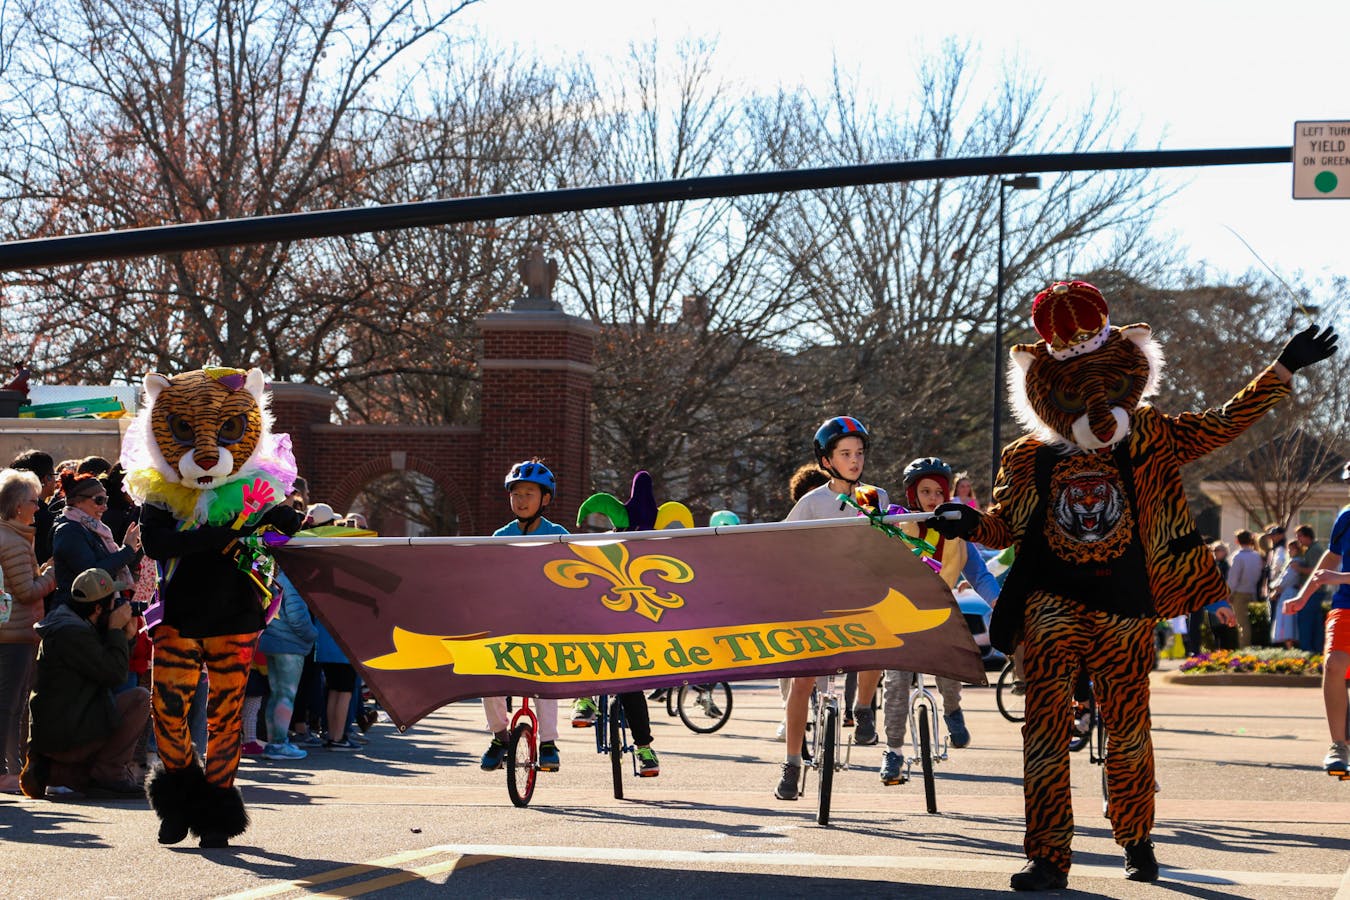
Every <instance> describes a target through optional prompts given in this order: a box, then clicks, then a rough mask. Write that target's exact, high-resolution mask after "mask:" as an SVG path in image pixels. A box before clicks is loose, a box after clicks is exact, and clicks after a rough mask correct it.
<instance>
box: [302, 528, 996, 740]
mask: <svg viewBox="0 0 1350 900" xmlns="http://www.w3.org/2000/svg"><path fill="white" fill-rule="evenodd" d="M800 524H801V525H806V524H807V523H800ZM720 532H721V533H719V534H712V533H701V534H700V533H687V534H683V535H681V534H680V533H679V532H675V533H671V534H668V535H667V534H663V535H661V536H654V535H653V533H651V532H648V533H647V534H646V535H621V534H612V535H584V536H577V537H573V538H568V539H567V540H566V541H561V542H560V541H558V540H557V539H556V538H550V539H542V540H541V541H539V542H534V543H522V542H521V541H520V539H519V538H516V539H512V538H498V539H490V540H479V541H476V542H475V543H471V544H457V543H452V542H449V541H446V540H441V539H429V540H425V541H408V540H406V539H383V540H348V539H331V540H306V541H304V542H301V543H299V544H290V545H287V546H284V547H281V548H278V549H277V550H276V556H277V559H278V561H279V562H280V563H281V566H282V569H283V570H284V571H285V573H286V575H287V577H289V578H290V580H291V582H292V583H293V584H294V585H295V587H296V589H297V590H298V591H299V592H300V594H301V595H302V596H303V597H304V598H305V600H306V601H307V602H308V603H309V605H310V608H311V609H312V610H314V612H315V613H316V614H317V615H318V616H319V617H320V618H321V619H322V620H323V622H324V624H325V625H326V626H327V627H328V629H329V631H330V633H331V634H332V635H333V637H334V638H335V639H336V640H337V642H338V644H339V645H341V646H342V648H343V649H344V650H345V651H346V653H347V656H348V659H350V660H351V662H352V664H353V665H354V666H355V667H356V669H357V671H358V672H360V674H361V676H362V677H363V678H364V679H365V680H366V682H367V683H368V684H369V685H370V686H371V689H372V690H373V691H374V692H375V694H376V696H377V697H379V699H380V702H381V703H382V705H383V706H384V707H385V709H386V710H387V711H388V712H389V714H390V716H391V718H392V719H393V720H394V721H395V722H396V723H397V724H399V725H400V726H403V727H406V726H408V725H410V724H412V723H413V722H416V721H417V720H418V719H420V718H421V717H422V716H425V715H426V714H427V713H429V712H431V711H432V710H434V709H437V708H438V707H440V706H443V705H445V704H447V703H451V702H453V701H455V700H461V699H465V698H471V697H483V696H497V695H509V694H514V695H520V694H529V695H531V696H538V697H557V698H571V697H582V696H587V695H593V694H597V693H617V692H620V691H628V690H647V689H649V688H655V687H668V686H674V685H680V684H688V683H704V682H710V681H736V680H748V679H758V678H765V677H782V676H793V675H820V674H826V673H830V672H835V673H839V672H846V671H858V670H869V669H905V670H910V671H920V672H925V673H928V674H931V675H947V676H951V677H953V678H959V679H961V680H963V681H967V682H973V683H977V684H983V683H985V678H984V668H983V665H982V663H981V661H980V656H979V651H978V650H977V649H976V647H975V643H974V640H973V639H972V638H971V635H970V631H969V630H968V628H967V627H966V623H965V620H964V618H963V617H962V615H961V612H960V610H959V609H958V608H957V605H956V601H955V600H954V599H953V598H952V594H951V591H949V590H948V589H947V586H946V585H945V584H944V583H943V582H942V580H941V579H940V578H938V576H937V575H936V574H934V573H933V571H932V570H931V569H929V568H928V567H927V566H925V565H924V564H923V563H922V562H920V561H919V560H918V559H917V558H915V556H914V555H913V553H911V552H910V550H909V549H908V548H907V547H906V546H905V545H904V544H903V543H901V542H900V541H898V540H896V539H894V538H889V537H887V536H885V535H883V534H882V533H880V532H879V531H877V530H875V529H873V528H870V527H868V526H866V525H863V524H859V525H856V526H853V525H849V526H837V525H836V526H807V527H798V524H797V523H794V525H793V526H792V527H788V526H784V527H780V528H764V527H762V526H747V527H744V528H736V527H731V528H723V529H720ZM513 541H514V542H513Z"/></svg>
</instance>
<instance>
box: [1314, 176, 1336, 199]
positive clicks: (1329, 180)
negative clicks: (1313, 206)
mask: <svg viewBox="0 0 1350 900" xmlns="http://www.w3.org/2000/svg"><path fill="white" fill-rule="evenodd" d="M1336 184H1337V181H1336V173H1335V172H1318V173H1317V177H1316V178H1314V179H1313V187H1315V188H1317V189H1318V190H1319V191H1321V192H1322V193H1324V194H1330V193H1331V192H1332V191H1334V190H1336Z"/></svg>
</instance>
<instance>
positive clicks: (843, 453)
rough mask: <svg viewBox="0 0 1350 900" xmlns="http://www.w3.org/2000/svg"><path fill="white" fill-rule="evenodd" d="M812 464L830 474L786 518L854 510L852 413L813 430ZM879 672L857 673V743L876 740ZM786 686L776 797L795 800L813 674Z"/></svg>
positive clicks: (856, 466)
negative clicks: (782, 755)
mask: <svg viewBox="0 0 1350 900" xmlns="http://www.w3.org/2000/svg"><path fill="white" fill-rule="evenodd" d="M812 452H813V455H814V459H815V463H816V465H817V466H819V467H820V470H821V471H822V472H824V473H825V474H826V475H827V476H829V479H830V480H829V481H827V482H826V483H825V484H822V485H820V486H819V487H816V488H814V489H812V490H810V491H807V492H806V493H805V494H803V495H802V497H801V499H799V500H798V501H797V503H796V505H795V506H793V507H792V511H791V512H789V513H788V515H787V519H786V521H789V522H795V521H800V520H803V519H838V518H844V517H847V516H851V515H854V514H855V511H854V509H853V507H851V506H849V505H848V504H846V503H843V502H841V501H840V499H839V495H840V494H848V495H850V496H856V494H857V493H858V490H859V485H861V484H862V472H863V464H864V457H865V456H866V453H867V429H866V428H865V427H864V426H863V424H862V423H861V422H859V421H858V420H857V419H855V418H854V417H853V416H835V417H833V418H830V419H826V420H825V421H824V422H823V423H822V424H821V426H820V427H819V428H817V429H816V433H815V437H814V439H813V441H812ZM876 494H877V499H876V505H877V506H878V508H880V509H885V508H886V507H888V506H889V505H890V498H889V497H887V496H886V492H885V491H883V490H881V489H880V488H877V489H876ZM880 681H881V672H879V671H877V672H859V673H858V696H857V699H856V701H855V703H854V707H853V715H854V717H855V719H856V722H857V726H856V729H855V730H854V733H853V742H854V743H856V744H875V743H876V742H877V732H876V714H875V712H874V711H873V709H872V698H873V696H875V694H876V689H877V684H878V683H879V682H880ZM791 682H792V683H791V685H790V686H789V687H788V696H787V702H786V704H785V709H784V713H785V715H784V723H785V726H786V727H785V728H784V739H785V740H786V741H787V754H786V760H785V761H784V762H783V772H782V776H781V777H780V779H779V782H778V787H777V789H776V790H775V791H774V796H775V797H777V798H778V799H779V800H796V799H797V797H798V796H799V795H800V793H801V774H802V748H803V742H804V740H805V736H806V719H807V712H808V706H809V705H810V701H811V689H812V688H813V687H815V684H816V679H815V677H814V676H810V675H808V676H805V677H802V678H793V679H792V680H791Z"/></svg>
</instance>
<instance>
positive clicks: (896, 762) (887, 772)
mask: <svg viewBox="0 0 1350 900" xmlns="http://www.w3.org/2000/svg"><path fill="white" fill-rule="evenodd" d="M904 762H905V760H904V758H903V757H902V756H901V755H900V754H899V753H897V752H895V751H894V750H887V751H885V752H884V753H882V754H881V783H882V784H884V785H888V786H889V785H896V784H904V783H905V782H906V781H907V780H908V779H907V778H906V777H905V772H904Z"/></svg>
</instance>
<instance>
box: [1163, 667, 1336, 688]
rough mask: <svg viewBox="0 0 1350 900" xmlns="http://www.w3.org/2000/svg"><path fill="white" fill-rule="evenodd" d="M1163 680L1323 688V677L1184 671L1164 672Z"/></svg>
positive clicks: (1221, 684) (1219, 685) (1208, 683)
mask: <svg viewBox="0 0 1350 900" xmlns="http://www.w3.org/2000/svg"><path fill="white" fill-rule="evenodd" d="M1162 680H1163V681H1165V682H1167V683H1168V684H1193V685H1205V686H1206V687H1291V688H1306V687H1321V686H1322V676H1321V675H1265V674H1262V673H1260V672H1231V673H1229V672H1225V673H1201V672H1197V673H1195V674H1188V673H1186V672H1182V671H1179V670H1178V671H1174V672H1164V673H1163V676H1162Z"/></svg>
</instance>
